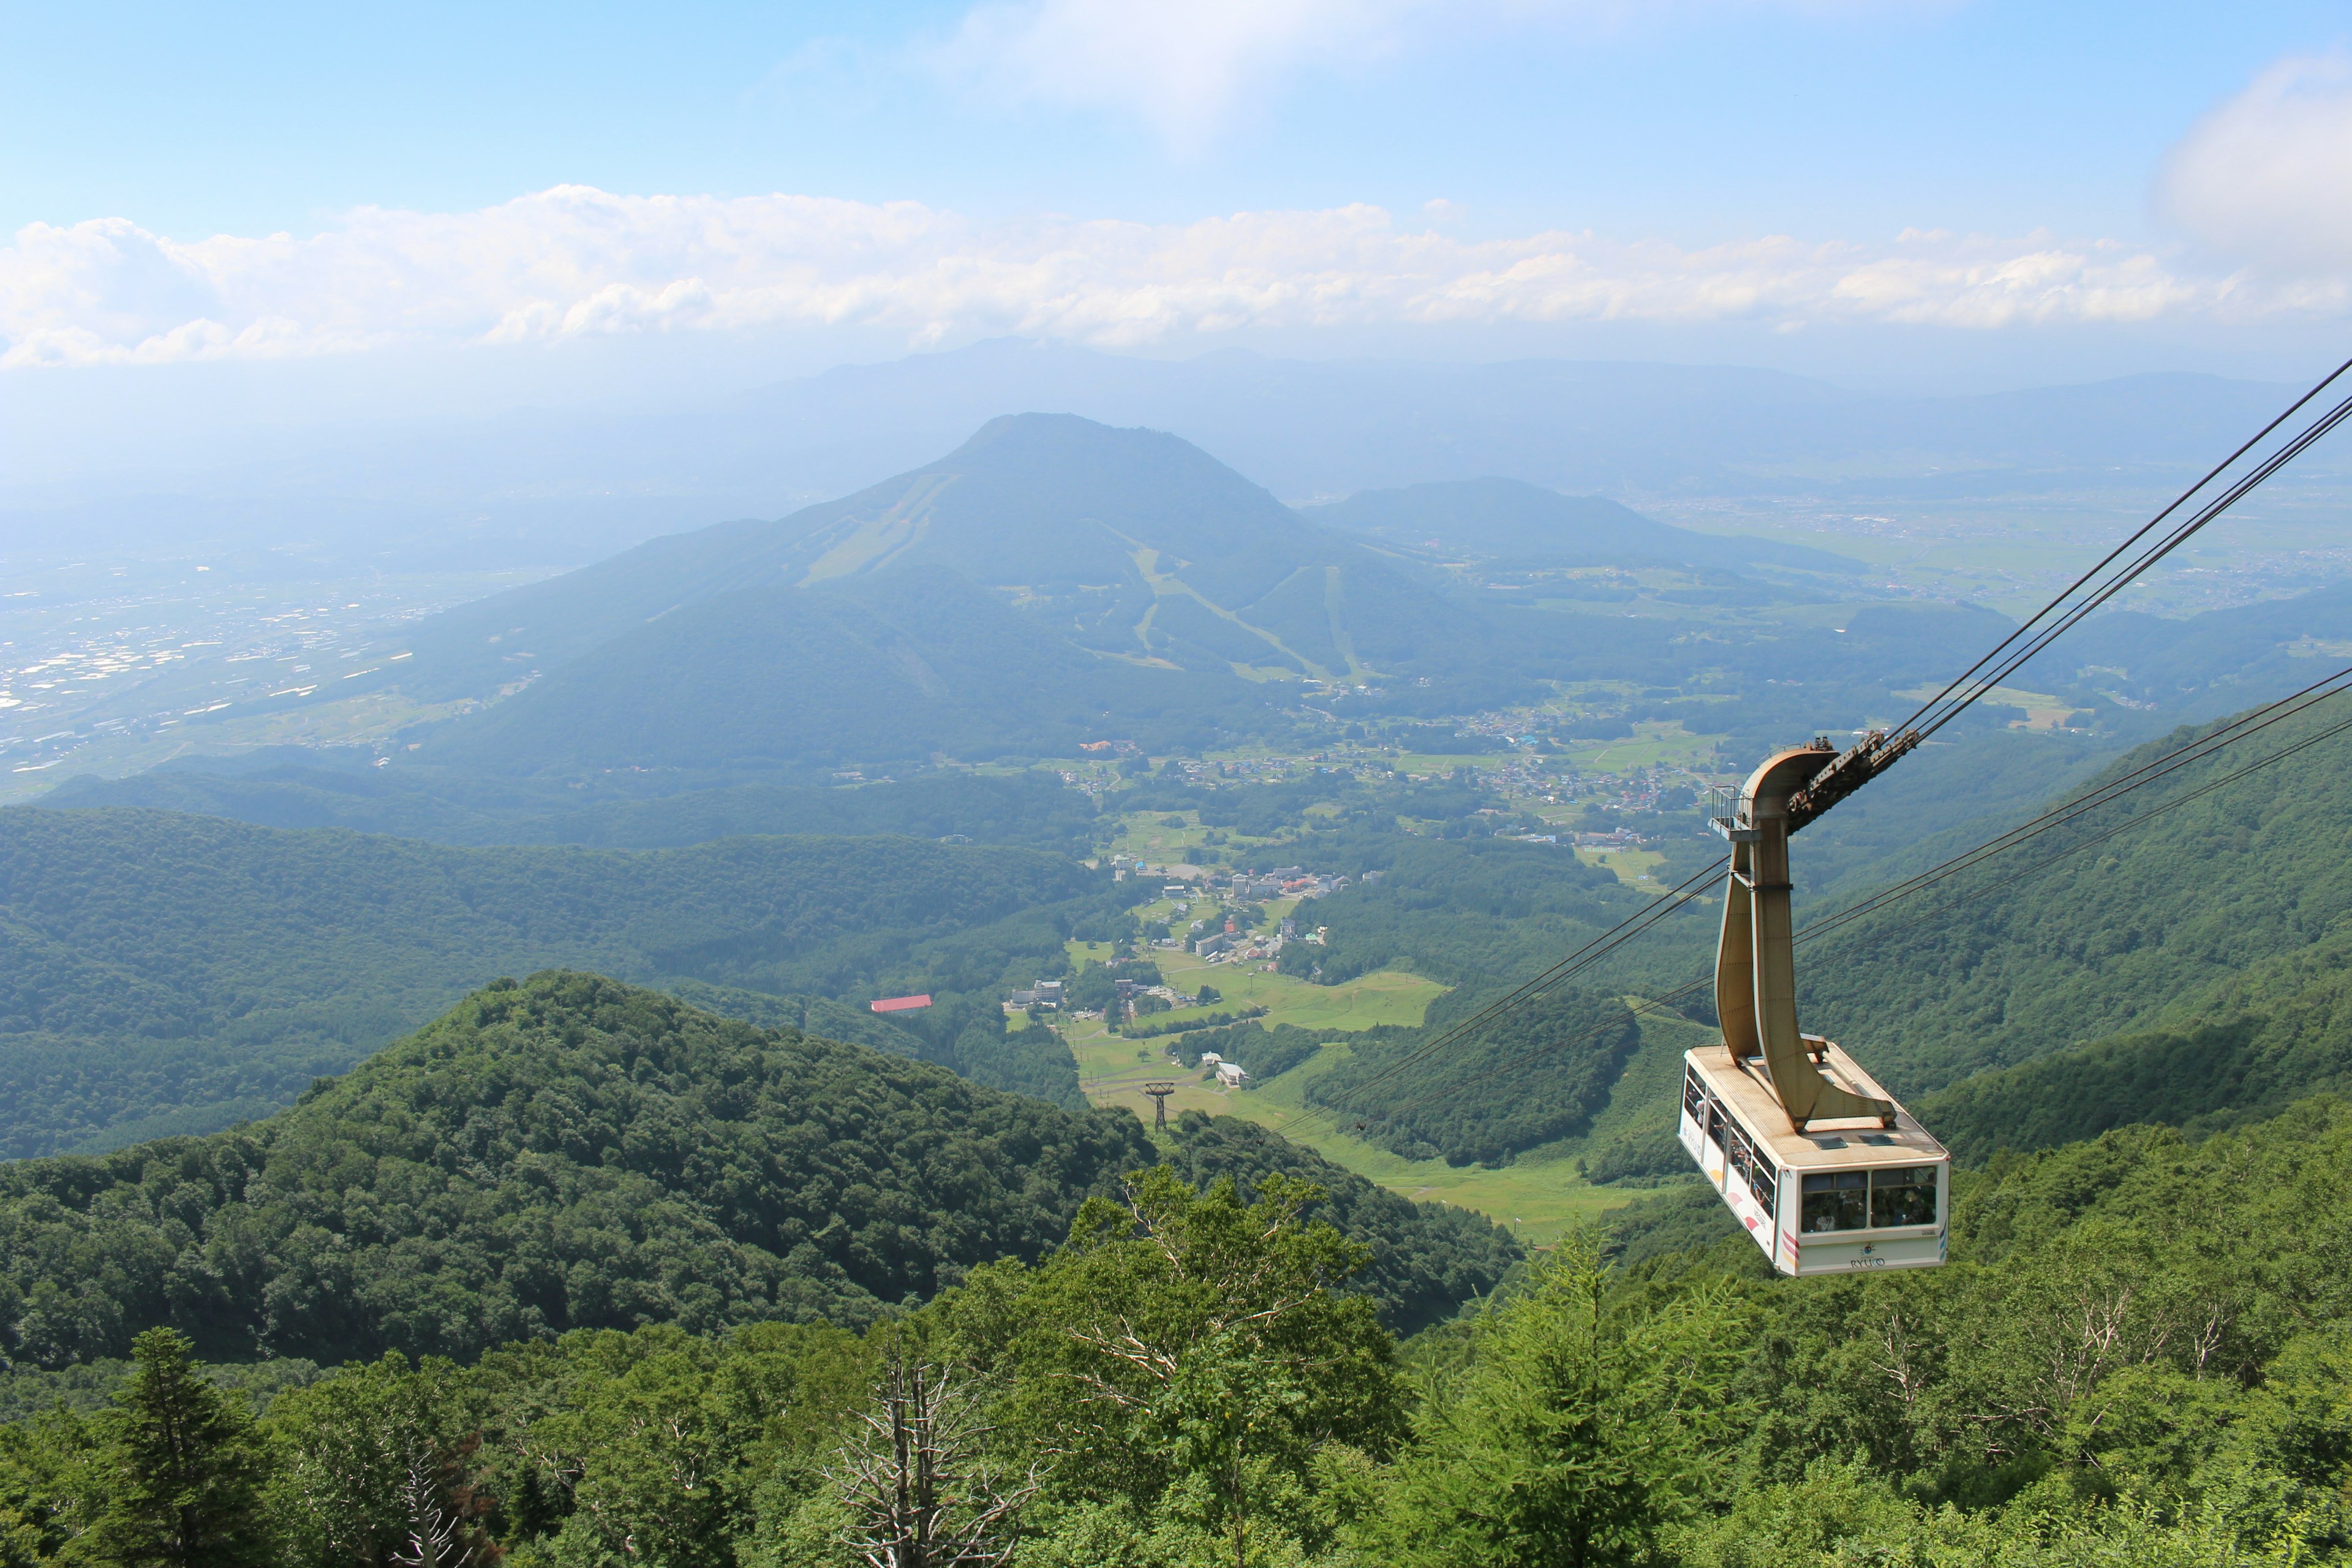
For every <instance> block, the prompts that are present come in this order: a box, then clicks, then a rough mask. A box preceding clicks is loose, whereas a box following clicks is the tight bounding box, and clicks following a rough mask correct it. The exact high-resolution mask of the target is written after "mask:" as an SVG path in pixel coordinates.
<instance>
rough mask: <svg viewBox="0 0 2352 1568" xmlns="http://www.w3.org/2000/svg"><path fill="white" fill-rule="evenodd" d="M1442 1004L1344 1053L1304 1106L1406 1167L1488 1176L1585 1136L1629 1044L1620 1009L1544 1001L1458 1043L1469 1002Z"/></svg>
mask: <svg viewBox="0 0 2352 1568" xmlns="http://www.w3.org/2000/svg"><path fill="white" fill-rule="evenodd" d="M1444 1000H1445V1002H1446V1003H1450V1004H1452V1005H1436V1006H1432V1007H1431V1008H1430V1018H1429V1022H1428V1023H1427V1024H1425V1025H1423V1026H1422V1027H1420V1028H1417V1029H1413V1028H1399V1027H1395V1026H1390V1027H1385V1028H1379V1029H1373V1030H1369V1031H1366V1032H1365V1034H1364V1035H1362V1036H1361V1037H1358V1038H1356V1039H1355V1040H1352V1041H1351V1042H1349V1048H1348V1052H1347V1057H1346V1059H1345V1061H1344V1062H1342V1063H1341V1064H1340V1065H1339V1066H1338V1067H1336V1068H1333V1069H1332V1070H1330V1071H1328V1072H1326V1073H1323V1074H1322V1075H1320V1076H1319V1077H1318V1078H1317V1079H1315V1080H1314V1082H1313V1083H1311V1084H1309V1085H1308V1086H1307V1103H1308V1104H1310V1105H1316V1106H1320V1107H1323V1108H1325V1109H1327V1110H1331V1111H1333V1112H1335V1113H1337V1115H1338V1116H1339V1120H1340V1121H1341V1123H1342V1124H1343V1125H1345V1124H1348V1123H1350V1122H1352V1123H1353V1124H1354V1125H1355V1127H1356V1128H1357V1130H1358V1135H1359V1136H1360V1137H1363V1138H1368V1139H1370V1140H1371V1141H1372V1142H1376V1143H1379V1144H1381V1145H1382V1146H1383V1147H1385V1148H1388V1149H1391V1150H1393V1151H1395V1152H1397V1153H1399V1154H1402V1155H1403V1156H1404V1157H1405V1158H1406V1159H1408V1160H1429V1159H1439V1158H1442V1159H1444V1160H1445V1161H1446V1162H1448V1163H1451V1164H1455V1165H1467V1164H1472V1163H1479V1164H1488V1165H1499V1164H1503V1163H1506V1162H1507V1161H1508V1160H1509V1159H1510V1158H1511V1156H1512V1155H1514V1154H1516V1153H1518V1152H1522V1151H1524V1150H1528V1149H1532V1148H1534V1147H1536V1146H1537V1145H1538V1144H1541V1143H1549V1142H1552V1141H1553V1140H1555V1139H1559V1138H1566V1137H1569V1136H1571V1135H1573V1134H1575V1133H1578V1132H1581V1131H1584V1130H1585V1129H1586V1128H1587V1127H1588V1126H1589V1125H1591V1121H1592V1118H1593V1116H1594V1115H1595V1114H1596V1113H1597V1112H1598V1111H1599V1110H1601V1107H1602V1106H1604V1105H1606V1104H1607V1103H1608V1101H1609V1092H1610V1090H1611V1089H1612V1087H1613V1086H1614V1085H1615V1084H1616V1082H1617V1079H1618V1075H1619V1074H1620V1073H1621V1072H1622V1071H1623V1070H1624V1067H1625V1061H1626V1058H1628V1057H1630V1056H1631V1055H1632V1054H1633V1048H1634V1047H1635V1046H1636V1045H1638V1044H1639V1043H1640V1040H1641V1033H1640V1031H1639V1030H1638V1029H1636V1028H1635V1027H1634V1025H1633V1014H1632V1013H1631V1012H1629V1011H1628V1010H1627V1009H1626V1007H1625V1005H1624V1004H1623V1003H1622V1002H1620V1001H1618V1000H1617V999H1616V998H1615V997H1603V996H1596V995H1594V994H1591V993H1590V992H1587V991H1583V990H1577V989H1562V990H1559V991H1553V992H1549V993H1546V994H1543V995H1541V996H1538V997H1536V998H1534V999H1533V1000H1530V1001H1528V1002H1526V1003H1524V1004H1522V1005H1518V1006H1517V1007H1514V1008H1512V1009H1511V1010H1510V1011H1508V1012H1507V1013H1504V1014H1502V1015H1501V1016H1497V1017H1496V1018H1494V1019H1493V1020H1491V1021H1490V1022H1488V1023H1486V1024H1485V1025H1483V1026H1480V1027H1478V1028H1476V1029H1474V1030H1471V1031H1469V1032H1468V1033H1466V1034H1465V1035H1463V1036H1461V1037H1459V1038H1454V1037H1453V1030H1454V1026H1456V1024H1457V1023H1458V1022H1459V1021H1460V1020H1461V1019H1463V1018H1465V1017H1466V1016H1469V1015H1471V1014H1472V1013H1473V1012H1474V1011H1475V1008H1476V1005H1477V1000H1478V999H1477V998H1475V997H1471V996H1464V995H1461V994H1458V993H1457V994H1454V995H1451V996H1448V997H1446V998H1445V999H1444ZM1441 1043H1442V1044H1443V1045H1444V1048H1443V1049H1442V1050H1440V1049H1437V1048H1436V1047H1438V1046H1439V1045H1440V1044H1441Z"/></svg>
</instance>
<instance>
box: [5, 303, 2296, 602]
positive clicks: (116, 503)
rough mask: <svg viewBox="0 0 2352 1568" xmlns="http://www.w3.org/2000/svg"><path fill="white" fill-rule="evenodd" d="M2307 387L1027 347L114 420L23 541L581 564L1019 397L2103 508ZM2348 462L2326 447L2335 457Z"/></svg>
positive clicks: (1430, 463) (9, 510) (1553, 467)
mask: <svg viewBox="0 0 2352 1568" xmlns="http://www.w3.org/2000/svg"><path fill="white" fill-rule="evenodd" d="M2286 395H2288V394H2287V391H2286V389H2284V388H2281V387H2279V386H2276V385H2273V384H2266V383H2258V382H2246V381H2231V380H2225V379H2223V378H2221V377H2217V376H2209V375H2190V374H2151V375H2137V376H2128V377H2123V378H2119V379H2116V380H2111V381H2104V382H2098V383H2095V384H2088V385H2074V386H2053V387H2037V388H2031V389H2026V390H2021V391H2011V392H1995V393H1984V394H1969V395H1943V396H1920V395H1885V394H1881V393H1875V392H1866V391H1858V390H1855V389H1852V388H1848V387H1844V386H1840V385H1837V384H1832V383H1831V382H1826V381H1822V380H1818V379H1813V378H1811V377H1806V376H1801V375H1792V374H1784V373H1781V372H1777V371H1769V370H1758V369H1752V368H1743V367H1738V366H1727V365H1683V364H1664V363H1641V362H1629V361H1580V360H1557V359H1528V360H1513V361H1503V362H1498V363H1485V364H1475V363H1472V364H1463V363H1416V362H1413V361H1409V360H1397V359H1391V360H1372V359H1359V360H1325V361H1307V360H1286V359H1278V358H1270V357H1267V356H1265V355H1261V354H1257V353H1244V352H1226V353H1211V354H1204V355H1202V356H1200V357H1198V358H1194V359H1190V360H1161V359H1145V358H1133V357H1128V356H1123V355H1118V354H1111V353H1097V352H1094V351H1090V350H1086V349H1080V348H1073V347H1069V346H1066V345H1061V344H1055V343H1048V342H1024V341H1021V340H1017V339H1002V340H997V341H994V342H982V343H975V344H972V345H971V346H969V347H965V348H960V349H955V350H950V351H947V352H942V353H923V354H916V355H911V356H908V357H905V358H901V359H897V360H890V361H887V362H883V363H873V364H860V365H844V366H841V367H839V368H837V369H834V370H829V371H826V372H824V373H823V374H816V375H810V376H803V377H798V378H795V379H792V380H786V381H779V382H775V383H773V384H768V385H764V386H754V387H750V388H747V389H742V390H728V391H722V392H718V393H713V394H709V395H700V396H697V397H694V398H691V399H676V400H672V401H670V402H668V403H667V404H666V405H661V406H656V407H646V406H644V405H643V404H642V403H641V402H632V403H631V404H630V405H628V406H626V407H625V408H624V407H614V406H590V407H587V408H576V407H575V408H570V409H560V410H531V411H528V412H516V413H512V414H508V415H503V416H495V417H490V418H471V419H448V420H445V421H434V420H427V419H415V418H404V419H400V420H396V421H395V420H386V421H383V423H382V424H380V425H377V426H362V427H356V428H354V427H352V426H331V427H320V428H315V429H310V430H302V429H299V428H291V429H289V421H288V420H287V419H286V418H285V417H283V416H282V414H278V415H276V416H273V417H270V418H268V419H267V420H266V421H261V420H257V421H255V422H253V424H252V426H251V427H249V428H240V427H237V426H236V424H235V422H234V416H229V415H226V414H224V415H223V416H222V417H223V418H224V419H226V420H229V421H230V423H229V424H227V425H226V426H211V427H206V426H200V425H198V424H196V423H194V422H193V421H191V420H189V419H188V418H186V417H182V418H180V419H177V420H174V421H172V422H170V426H171V427H172V428H174V429H180V428H186V429H188V430H189V431H191V434H190V435H189V436H188V437H186V438H185V439H184V444H183V447H182V449H181V450H179V451H177V452H174V453H170V454H166V453H164V452H162V451H160V450H159V451H157V452H155V453H154V454H153V455H152V457H151V458H146V459H144V460H142V457H141V456H140V455H139V454H138V453H136V452H127V451H126V450H125V447H124V441H123V437H122V434H121V430H120V429H115V430H110V432H109V437H108V439H107V440H106V441H105V442H104V443H103V444H102V445H100V444H94V443H91V444H86V445H89V449H90V451H91V452H92V453H93V455H94V456H93V458H92V459H91V460H89V461H87V462H85V463H84V464H83V465H82V466H81V467H80V468H75V467H74V466H73V465H72V463H71V462H69V461H65V460H62V459H61V460H60V462H59V463H58V464H54V465H44V470H45V472H47V474H48V475H49V477H48V478H47V479H46V480H45V481H44V482H43V483H41V484H40V485H38V486H37V487H34V486H26V485H22V484H19V485H17V486H15V487H0V532H5V533H6V534H8V535H10V536H11V537H14V538H16V539H18V540H21V541H25V542H27V544H28V545H37V544H40V543H43V542H49V543H54V545H55V546H56V547H57V548H58V549H66V548H71V549H74V550H76V551H82V550H86V549H88V548H90V542H91V541H93V540H104V541H107V542H110V543H112V544H114V545H115V546H117V547H121V546H122V545H125V544H131V543H134V542H135V543H136V544H138V545H140V546H142V547H162V548H168V549H171V550H173V551H175V552H176V551H177V550H180V549H184V548H187V547H190V546H191V545H198V544H199V542H201V543H200V547H202V548H207V549H214V550H223V549H239V548H250V547H255V546H261V547H269V546H278V545H285V544H289V543H290V542H296V541H299V542H300V544H299V550H300V552H301V553H302V555H303V556H304V557H305V558H310V559H342V560H346V561H349V562H351V563H367V564H369V565H381V564H382V563H383V562H384V561H385V560H386V558H387V552H389V558H390V559H392V560H394V561H395V562H397V563H400V564H402V565H411V564H415V565H436V566H437V565H446V564H462V565H464V566H466V567H467V568H478V567H479V566H480V565H481V564H482V563H485V562H488V561H493V560H495V561H498V562H500V563H522V562H529V561H540V562H545V563H551V564H556V563H560V564H563V565H572V564H578V563H584V562H588V561H593V560H595V559H597V558H599V557H602V556H604V555H607V554H610V553H611V552H614V551H616V550H619V549H623V548H625V547H626V546H628V545H631V544H634V543H637V542H641V541H644V540H646V539H648V538H651V537H653V536H655V535H656V534H662V533H668V532H674V531H678V530H680V529H686V528H691V527H695V526H697V525H698V524H700V523H703V522H707V521H710V520H711V519H714V518H723V517H730V516H747V515H748V516H776V515H779V514H782V513H784V512H787V511H790V510H793V509H794V508H796V507H800V506H803V505H806V504H807V503H809V502H810V501H812V500H817V499H819V498H822V497H825V496H833V495H842V494H847V493H850V492H854V491H856V490H860V489H864V488H865V487H866V486H868V485H871V484H873V483H875V482H876V481H877V479H881V478H882V477H883V476H885V475H888V474H893V473H898V472H902V471H904V470H906V469H908V468H914V467H917V466H919V465H920V464H923V463H925V462H927V461H929V459H930V458H931V457H932V456H933V454H935V453H937V452H940V451H941V450H943V449H945V448H947V447H951V446H952V445H954V444H955V443H957V442H959V441H961V440H962V439H963V438H964V437H966V436H968V435H969V434H970V433H971V430H972V429H973V428H975V427H976V426H979V425H980V424H982V422H983V421H985V420H987V419H989V418H992V417H993V416H996V415H999V414H1003V413H1004V412H1006V411H1008V410H1013V409H1041V410H1048V411H1054V412H1065V413H1070V414H1076V415H1080V416H1085V417H1087V418H1089V419H1094V420H1098V421H1101V422H1104V423H1106V424H1110V425H1118V426H1138V425H1140V426H1150V427H1152V428H1154V429H1159V430H1166V431H1170V432H1172V433H1174V434H1175V435H1177V436H1180V437H1182V438H1184V439H1186V440H1188V441H1192V442H1194V443H1197V444H1198V445H1200V446H1202V447H1205V448H1207V449H1208V450H1211V451H1213V452H1215V453H1216V454H1217V455H1218V456H1219V457H1220V458H1223V460H1225V461H1226V462H1229V463H1231V464H1233V465H1234V467H1235V468H1238V469H1239V470H1240V471H1242V472H1243V473H1245V474H1247V475H1249V476H1250V477H1251V478H1252V479H1254V480H1255V481H1256V482H1258V483H1260V484H1262V485H1264V486H1265V487H1266V488H1267V489H1269V490H1270V491H1271V492H1272V493H1273V494H1275V495H1276V496H1279V497H1281V498H1283V499H1284V500H1292V501H1306V500H1319V499H1331V498H1337V497H1340V496H1345V495H1349V494H1351V493H1355V492H1359V491H1362V490H1366V489H1395V488H1399V487H1404V486H1411V485H1417V484H1423V483H1428V482H1432V481H1439V480H1455V479H1477V478H1480V477H1482V476H1486V475H1501V476H1505V477H1507V478H1510V479H1519V480H1523V481H1525V482H1528V483H1530V484H1535V485H1540V486H1544V487H1547V488H1549V489H1558V490H1561V491H1566V492H1570V493H1574V494H1590V493H1593V492H1599V493H1601V494H1604V495H1611V496H1614V497H1616V498H1618V499H1621V500H1623V499H1629V498H1633V497H1638V496H1643V495H1669V496H1675V497H1698V496H1714V497H1760V496H1804V497H1809V498H1835V499H1836V500H1841V501H1843V502H1847V503H1850V504H1857V505H1878V504H1896V503H1900V502H1906V501H1919V500H1956V499H1962V500H1964V499H1982V498H1990V497H1997V496H2013V495H2021V494H2023V495H2032V496H2034V497H2036V498H2038V499H2047V498H2051V497H2053V496H2074V497H2078V498H2079V497H2091V496H2095V497H2098V498H2102V500H2101V501H2100V504H2103V505H2104V504H2105V498H2110V497H2112V496H2113V495H2115V494H2116V492H2117V491H2118V489H2132V490H2137V491H2138V492H2140V493H2143V494H2145V495H2148V496H2153V495H2154V493H2155V492H2156V491H2157V490H2158V489H2162V488H2164V487H2165V486H2166V485H2167V484H2168V483H2170V482H2172V481H2173V480H2175V479H2178V478H2179V476H2181V475H2182V474H2183V473H2184V472H2185V471H2187V470H2188V469H2189V468H2190V467H2191V466H2192V465H2195V464H2198V463H2200V460H2210V459H2211V458H2213V457H2216V456H2218V455H2219V454H2221V453H2222V452H2225V451H2227V450H2229V449H2230V448H2231V447H2232V446H2234V445H2235V444H2236V442H2237V441H2238V440H2240V439H2242V438H2243V437H2244V434H2245V432H2246V431H2247V430H2249V429H2252V428H2253V427H2254V426H2258V425H2259V424H2260V423H2261V422H2262V421H2263V419H2264V418H2267V417H2268V416H2270V415H2271V414H2273V413H2275V412H2276V411H2277V408H2278V407H2279V406H2280V405H2282V404H2283V402H2284V398H2285V396H2286ZM222 401H223V403H224V405H225V406H228V405H234V402H235V398H234V396H231V397H227V398H224V399H223V400H222ZM156 423H157V424H158V425H159V426H162V425H163V424H164V423H165V422H163V421H157V422H156ZM197 429H202V431H203V433H202V435H201V436H197V435H195V434H194V433H193V432H194V431H195V430H197ZM96 454H102V458H100V457H98V456H96ZM46 456H47V454H46V453H40V454H34V453H28V454H26V457H27V458H28V459H29V458H33V457H44V458H45V457H46ZM2331 460H2332V459H2331V458H2329V455H2328V454H2326V452H2324V451H2323V452H2321V453H2317V454H2315V455H2314V458H2312V459H2311V460H2310V462H2311V463H2316V464H2326V463H2327V462H2329V461H2331ZM32 467H33V464H32V463H31V462H30V461H27V462H25V463H20V464H19V465H18V468H20V469H30V468H32ZM2310 471H2313V472H2316V471H2317V470H2316V469H2311V470H2310ZM2288 482H2293V479H2292V476H2289V480H2288Z"/></svg>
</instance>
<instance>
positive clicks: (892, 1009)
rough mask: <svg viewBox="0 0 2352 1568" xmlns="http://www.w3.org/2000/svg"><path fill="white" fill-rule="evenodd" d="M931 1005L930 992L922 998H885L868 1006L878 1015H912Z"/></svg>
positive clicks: (921, 996) (869, 1003)
mask: <svg viewBox="0 0 2352 1568" xmlns="http://www.w3.org/2000/svg"><path fill="white" fill-rule="evenodd" d="M866 1005H867V1006H868V1007H871V1008H873V1009H874V1010H875V1011H876V1012H877V1013H911V1012H913V1011H914V1010H915V1009H916V1008H918V1007H928V1006H929V1005H931V998H930V994H929V993H928V992H926V993H925V994H922V995H920V996H884V997H881V998H879V999H878V1000H876V1001H872V1002H868V1003H867V1004H866Z"/></svg>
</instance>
